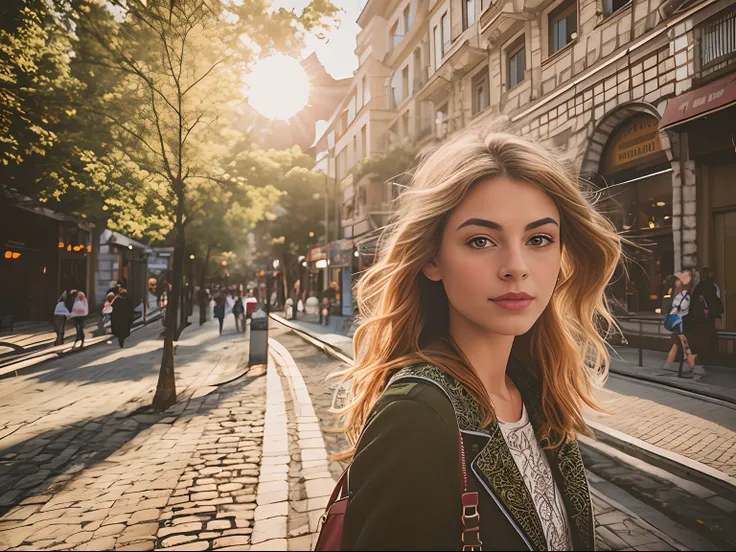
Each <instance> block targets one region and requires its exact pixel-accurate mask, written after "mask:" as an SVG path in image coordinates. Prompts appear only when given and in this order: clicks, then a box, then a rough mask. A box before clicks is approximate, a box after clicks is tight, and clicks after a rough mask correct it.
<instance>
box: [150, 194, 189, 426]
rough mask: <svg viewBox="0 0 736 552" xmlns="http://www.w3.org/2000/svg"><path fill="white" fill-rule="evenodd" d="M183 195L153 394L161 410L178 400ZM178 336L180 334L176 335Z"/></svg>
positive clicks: (177, 217) (179, 208)
mask: <svg viewBox="0 0 736 552" xmlns="http://www.w3.org/2000/svg"><path fill="white" fill-rule="evenodd" d="M182 203H183V197H182V196H180V197H179V202H178V205H177V212H176V225H175V231H176V246H175V247H174V277H173V282H171V293H170V294H169V299H168V304H167V306H166V319H165V320H164V326H165V330H164V352H163V356H162V357H161V370H160V371H159V373H158V384H157V385H156V394H155V395H154V396H153V404H152V406H153V408H154V409H155V410H157V411H159V412H161V411H163V410H166V409H167V408H168V407H170V406H171V405H172V404H174V403H175V402H176V380H175V378H174V339H175V335H176V318H177V314H178V312H177V311H178V309H179V296H180V293H181V291H180V288H181V272H182V268H183V264H184V262H183V261H184V259H183V258H182V257H183V256H184V224H183V205H182ZM176 337H177V338H178V335H176Z"/></svg>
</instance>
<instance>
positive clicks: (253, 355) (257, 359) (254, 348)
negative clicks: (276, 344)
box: [248, 308, 268, 366]
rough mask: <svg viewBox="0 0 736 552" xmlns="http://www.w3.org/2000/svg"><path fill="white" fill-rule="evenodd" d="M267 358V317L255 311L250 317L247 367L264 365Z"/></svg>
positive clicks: (259, 310) (258, 310)
mask: <svg viewBox="0 0 736 552" xmlns="http://www.w3.org/2000/svg"><path fill="white" fill-rule="evenodd" d="M267 356H268V315H267V314H266V312H265V311H264V310H263V309H260V308H259V309H257V310H255V311H254V312H253V314H251V315H250V352H249V354H248V366H255V365H256V364H266V359H267Z"/></svg>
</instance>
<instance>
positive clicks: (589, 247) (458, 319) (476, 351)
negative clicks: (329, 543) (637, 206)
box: [316, 129, 628, 550]
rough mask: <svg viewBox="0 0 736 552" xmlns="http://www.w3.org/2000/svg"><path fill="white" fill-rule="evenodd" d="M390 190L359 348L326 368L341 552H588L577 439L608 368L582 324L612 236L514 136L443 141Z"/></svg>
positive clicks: (366, 285) (593, 309) (565, 177)
mask: <svg viewBox="0 0 736 552" xmlns="http://www.w3.org/2000/svg"><path fill="white" fill-rule="evenodd" d="M407 189H408V190H409V191H410V192H411V193H408V192H407V193H406V194H404V195H402V198H401V204H400V205H399V207H398V210H397V212H396V213H395V219H394V221H395V224H392V225H391V226H390V227H389V228H387V230H386V231H385V232H384V234H383V235H382V238H381V242H382V243H384V244H385V249H384V250H383V251H382V252H381V255H380V256H379V257H378V260H377V261H376V262H375V263H374V264H373V265H372V266H371V267H370V268H368V269H367V271H366V272H365V273H364V275H363V276H362V277H361V278H360V280H359V282H358V284H357V298H358V304H359V306H360V308H359V311H360V312H361V313H363V316H364V317H363V318H362V320H361V322H360V325H359V327H358V328H357V330H356V332H355V335H354V342H355V343H354V349H355V351H356V352H360V354H356V361H355V363H354V364H353V365H352V366H351V367H349V368H347V369H346V370H344V371H343V372H340V373H339V374H338V375H340V376H342V377H344V378H345V379H346V380H347V382H346V383H349V384H350V385H351V391H350V393H349V396H348V397H349V399H348V401H347V404H346V405H345V406H344V408H342V409H341V412H342V413H343V418H342V419H341V420H340V421H341V424H340V425H341V427H344V428H345V430H344V431H345V433H346V436H347V439H348V443H349V446H350V448H349V449H348V450H346V451H345V452H344V454H341V455H340V456H339V457H338V458H339V459H344V460H348V459H351V464H350V466H349V467H348V469H347V472H346V474H344V476H343V477H342V478H341V479H340V483H338V485H339V486H340V485H342V487H338V489H340V488H342V489H344V490H345V493H344V496H346V497H347V498H346V501H345V502H343V503H341V510H342V505H344V508H345V509H344V510H342V511H344V517H343V518H342V519H341V520H340V518H334V517H333V518H332V519H337V520H338V521H335V523H336V524H339V526H340V527H341V528H342V539H341V543H340V547H341V549H344V550H378V549H382V550H408V549H412V550H430V549H431V550H453V549H459V548H465V549H473V550H479V549H480V546H482V547H483V548H485V549H494V550H522V549H524V550H527V549H531V550H572V549H575V550H593V549H594V547H595V522H594V518H593V507H592V503H591V499H590V495H589V490H588V482H587V480H586V470H585V466H584V465H583V460H582V457H581V454H580V446H579V444H578V442H577V440H576V438H577V435H578V434H579V433H587V434H589V433H590V431H589V429H588V428H587V426H586V424H585V421H584V418H583V407H584V406H591V407H592V406H594V405H595V404H596V403H595V401H594V398H593V396H592V391H591V382H594V383H595V382H597V380H598V378H597V377H594V376H598V375H600V376H605V373H606V371H607V367H608V364H609V362H610V356H609V353H608V349H607V344H606V342H605V340H604V339H603V337H602V336H601V335H600V332H599V324H600V319H601V318H603V319H606V320H609V321H612V317H611V314H610V311H609V310H608V305H607V302H606V300H605V292H606V288H607V285H608V282H609V280H610V278H611V275H612V274H613V273H614V270H615V269H616V266H617V264H618V263H619V262H620V259H621V249H622V242H625V243H628V240H626V239H625V238H624V237H622V236H620V235H619V234H617V232H616V231H615V228H613V227H612V226H611V224H610V222H609V221H608V220H607V219H606V218H605V217H604V216H603V215H601V214H600V213H598V212H597V211H596V209H595V207H594V205H592V204H591V198H590V197H589V196H587V195H584V194H583V192H582V191H581V186H580V184H579V182H578V181H577V179H576V178H575V177H574V176H573V174H572V171H568V169H567V168H566V166H565V165H563V163H562V162H561V161H560V160H559V159H558V156H557V155H556V154H555V153H554V152H553V151H551V150H550V149H547V148H546V147H543V146H541V145H538V144H536V143H534V142H532V141H530V140H528V139H526V138H519V137H515V136H511V135H508V134H502V133H495V132H491V133H486V132H481V131H480V130H477V129H471V130H466V131H463V132H460V133H456V134H455V135H454V136H453V137H451V138H449V139H448V140H446V141H445V142H443V143H442V144H441V145H440V146H439V147H438V148H437V149H435V150H434V152H432V153H431V154H429V155H428V156H426V157H425V158H424V159H423V160H422V162H421V165H420V166H419V168H418V169H417V170H416V172H414V174H413V176H412V182H411V183H410V185H409V186H408V187H407ZM590 267H595V270H591V269H590ZM591 353H593V354H591ZM597 383H600V382H599V381H598V382H597ZM345 485H347V486H348V487H349V488H347V489H345ZM329 526H330V516H329V513H328V518H327V522H326V523H325V524H324V525H323V527H329ZM322 532H323V534H322V535H320V539H321V542H322V543H324V538H325V537H329V536H330V535H329V534H326V533H325V530H324V529H323V531H322ZM333 536H334V534H333ZM323 546H324V544H322V545H321V544H320V543H319V542H318V544H317V547H316V550H321V549H324V548H323Z"/></svg>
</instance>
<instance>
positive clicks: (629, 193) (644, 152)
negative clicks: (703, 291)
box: [599, 114, 674, 314]
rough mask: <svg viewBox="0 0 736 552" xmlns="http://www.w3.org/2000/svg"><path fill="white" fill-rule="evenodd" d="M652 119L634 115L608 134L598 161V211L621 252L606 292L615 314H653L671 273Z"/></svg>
mask: <svg viewBox="0 0 736 552" xmlns="http://www.w3.org/2000/svg"><path fill="white" fill-rule="evenodd" d="M657 122H658V121H657V119H656V118H655V117H653V116H652V115H648V114H638V115H635V116H634V117H631V118H629V119H627V120H625V121H624V122H623V123H621V124H620V125H619V127H618V128H617V129H616V130H614V131H613V133H612V134H611V137H610V138H609V140H608V143H607V144H606V147H605V149H604V151H603V155H602V158H601V166H600V171H599V172H600V174H601V176H602V177H603V182H604V186H605V188H606V192H605V195H604V199H603V200H602V201H601V205H600V206H599V208H600V209H601V210H602V212H603V214H605V215H606V216H607V217H608V218H609V219H611V220H612V221H613V222H614V224H615V225H616V229H617V230H618V231H619V232H621V233H622V235H623V236H625V237H626V238H628V239H629V240H631V241H632V242H634V243H635V244H636V247H625V249H624V251H625V254H626V256H627V260H626V262H625V264H624V265H619V268H618V269H617V270H616V272H615V274H614V276H613V278H612V279H611V283H610V285H609V288H608V295H609V297H610V299H611V301H612V303H613V308H614V310H615V311H617V312H619V313H648V314H654V313H659V312H660V311H661V308H662V298H663V295H665V293H666V291H667V290H665V289H664V287H665V280H666V278H667V276H668V275H670V274H672V273H673V272H674V242H673V236H672V174H671V173H672V166H671V164H670V162H669V160H668V159H667V156H666V154H665V153H664V151H662V146H661V143H660V139H659V133H658V131H657Z"/></svg>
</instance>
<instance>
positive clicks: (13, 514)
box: [3, 504, 41, 521]
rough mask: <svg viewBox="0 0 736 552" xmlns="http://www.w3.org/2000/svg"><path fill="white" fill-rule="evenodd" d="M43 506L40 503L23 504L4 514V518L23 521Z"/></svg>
mask: <svg viewBox="0 0 736 552" xmlns="http://www.w3.org/2000/svg"><path fill="white" fill-rule="evenodd" d="M40 508H41V505H40V504H36V505H29V506H21V507H19V508H13V509H12V510H10V512H8V513H7V514H5V515H4V516H3V520H9V521H22V520H25V519H28V518H29V517H30V516H31V515H32V514H34V513H36V512H37V511H38V510H39V509H40Z"/></svg>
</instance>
